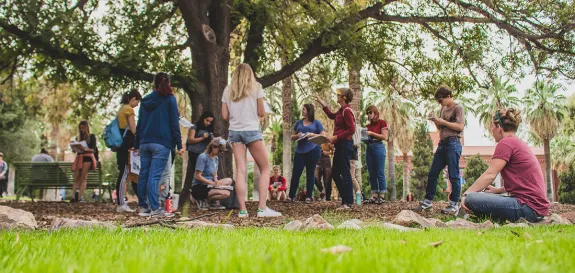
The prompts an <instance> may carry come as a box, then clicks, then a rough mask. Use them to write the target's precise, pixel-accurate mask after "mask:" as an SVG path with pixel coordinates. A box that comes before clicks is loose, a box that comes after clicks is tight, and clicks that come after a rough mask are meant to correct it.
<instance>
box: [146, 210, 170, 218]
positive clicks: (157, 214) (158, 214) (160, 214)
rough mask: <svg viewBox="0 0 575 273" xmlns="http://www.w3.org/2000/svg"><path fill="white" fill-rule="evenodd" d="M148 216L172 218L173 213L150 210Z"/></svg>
mask: <svg viewBox="0 0 575 273" xmlns="http://www.w3.org/2000/svg"><path fill="white" fill-rule="evenodd" d="M150 216H151V217H166V218H170V217H174V214H173V213H170V212H167V211H165V210H163V209H157V210H152V211H151V212H150Z"/></svg>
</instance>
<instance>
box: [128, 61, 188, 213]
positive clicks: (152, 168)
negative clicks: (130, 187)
mask: <svg viewBox="0 0 575 273" xmlns="http://www.w3.org/2000/svg"><path fill="white" fill-rule="evenodd" d="M178 119H179V115H178V104H177V102H176V98H175V97H174V92H173V91H172V87H171V86H170V78H169V76H168V74H166V73H163V72H161V73H158V74H156V76H155V77H154V91H153V92H152V93H151V94H149V95H147V96H146V97H144V99H142V106H141V107H140V111H139V119H138V124H137V126H136V139H135V142H134V149H135V150H136V151H138V152H139V154H140V160H141V167H140V176H139V178H138V204H139V206H140V214H139V215H140V216H144V217H147V216H153V217H154V216H155V217H171V216H173V214H171V213H168V212H166V211H163V210H161V209H160V203H159V200H158V197H159V192H158V182H159V181H160V178H161V176H162V173H163V171H164V169H165V168H166V164H168V159H169V155H170V151H171V150H173V149H174V148H177V150H178V154H179V155H182V154H183V153H184V149H183V148H182V137H181V135H180V125H179V123H178Z"/></svg>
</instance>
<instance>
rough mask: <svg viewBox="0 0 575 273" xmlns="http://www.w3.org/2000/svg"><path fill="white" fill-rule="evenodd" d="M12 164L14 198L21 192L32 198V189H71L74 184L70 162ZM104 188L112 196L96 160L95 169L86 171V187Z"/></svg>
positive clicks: (17, 198)
mask: <svg viewBox="0 0 575 273" xmlns="http://www.w3.org/2000/svg"><path fill="white" fill-rule="evenodd" d="M13 166H14V170H15V173H14V174H15V175H14V191H15V192H16V200H19V199H20V196H21V195H22V194H23V193H27V194H28V195H29V196H30V197H31V198H32V199H34V196H33V194H32V191H33V190H35V189H62V188H65V189H71V188H72V186H73V185H74V172H73V171H72V162H15V163H14V164H13ZM104 188H107V189H108V193H109V194H110V196H112V189H111V187H110V185H109V183H105V184H104V183H102V168H101V164H100V162H98V165H97V167H96V170H94V171H90V172H89V173H88V178H87V184H86V189H100V192H103V191H102V190H103V189H104Z"/></svg>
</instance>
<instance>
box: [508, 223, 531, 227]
mask: <svg viewBox="0 0 575 273" xmlns="http://www.w3.org/2000/svg"><path fill="white" fill-rule="evenodd" d="M504 227H521V228H525V227H529V224H527V223H510V224H507V225H504Z"/></svg>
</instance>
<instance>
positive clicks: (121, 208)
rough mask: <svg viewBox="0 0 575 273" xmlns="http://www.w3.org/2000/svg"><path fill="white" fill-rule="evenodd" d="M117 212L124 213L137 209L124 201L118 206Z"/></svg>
mask: <svg viewBox="0 0 575 273" xmlns="http://www.w3.org/2000/svg"><path fill="white" fill-rule="evenodd" d="M116 212H117V213H122V212H135V210H133V209H131V208H130V207H129V206H128V204H126V203H124V204H123V205H121V206H118V207H116Z"/></svg>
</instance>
